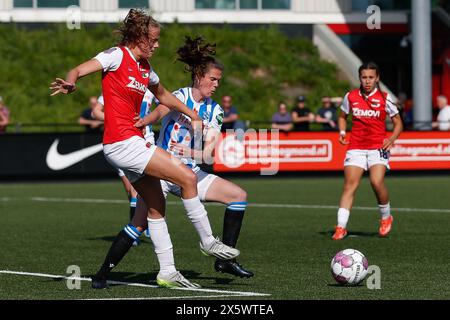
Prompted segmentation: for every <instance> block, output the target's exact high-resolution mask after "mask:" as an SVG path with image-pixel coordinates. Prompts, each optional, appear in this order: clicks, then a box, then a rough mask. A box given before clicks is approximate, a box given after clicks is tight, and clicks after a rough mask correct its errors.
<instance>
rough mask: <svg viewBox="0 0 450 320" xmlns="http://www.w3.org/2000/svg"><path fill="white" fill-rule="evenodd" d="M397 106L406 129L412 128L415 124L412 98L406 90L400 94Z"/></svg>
mask: <svg viewBox="0 0 450 320" xmlns="http://www.w3.org/2000/svg"><path fill="white" fill-rule="evenodd" d="M397 108H398V111H399V112H400V117H401V118H402V121H403V126H404V128H405V129H411V128H412V125H413V113H412V100H411V99H408V96H407V95H406V93H404V92H400V93H399V94H398V101H397Z"/></svg>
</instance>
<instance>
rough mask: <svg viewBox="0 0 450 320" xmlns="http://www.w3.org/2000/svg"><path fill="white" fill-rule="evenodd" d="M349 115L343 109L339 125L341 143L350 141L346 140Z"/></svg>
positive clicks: (344, 143)
mask: <svg viewBox="0 0 450 320" xmlns="http://www.w3.org/2000/svg"><path fill="white" fill-rule="evenodd" d="M347 117H348V115H347V114H346V113H345V112H343V111H341V112H340V113H339V117H338V127H339V143H340V144H343V145H346V144H348V143H349V142H348V141H347V140H346V138H345V137H346V135H347V134H346V131H345V130H346V129H347Z"/></svg>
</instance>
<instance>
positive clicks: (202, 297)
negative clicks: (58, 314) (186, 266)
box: [79, 294, 242, 301]
mask: <svg viewBox="0 0 450 320" xmlns="http://www.w3.org/2000/svg"><path fill="white" fill-rule="evenodd" d="M231 297H242V295H241V294H227V295H223V294H221V295H210V296H184V297H151V298H148V297H147V298H104V299H101V298H98V299H79V300H83V301H102V300H108V301H109V300H118V301H120V300H169V299H172V300H182V299H187V300H189V299H204V298H231Z"/></svg>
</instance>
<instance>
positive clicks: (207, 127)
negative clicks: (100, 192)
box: [136, 37, 253, 278]
mask: <svg viewBox="0 0 450 320" xmlns="http://www.w3.org/2000/svg"><path fill="white" fill-rule="evenodd" d="M177 53H178V60H179V61H182V62H184V63H185V64H186V65H187V68H186V69H187V70H188V71H190V72H191V74H192V83H193V84H192V87H185V88H181V89H179V90H177V91H175V92H174V95H175V96H176V97H177V98H178V99H179V100H180V101H182V102H183V103H184V104H186V106H188V107H189V108H191V109H192V110H194V111H195V112H196V113H197V114H198V115H199V117H200V119H202V121H203V125H204V130H203V139H204V141H205V142H204V146H203V148H202V149H198V148H195V142H194V140H193V136H194V135H193V128H192V125H191V120H190V118H189V117H187V116H185V115H183V114H181V113H180V112H177V111H173V110H170V109H169V108H167V107H166V106H164V105H158V107H157V108H156V109H155V110H154V111H153V112H152V114H151V115H150V116H147V117H145V118H144V119H143V120H140V121H139V122H138V123H137V124H136V126H138V127H140V126H144V125H147V124H148V123H155V122H156V121H158V120H160V119H162V129H161V131H160V135H159V138H158V141H157V145H158V147H160V148H163V149H164V150H166V151H167V152H169V153H171V154H172V155H174V156H176V157H178V158H180V159H181V161H182V162H183V163H184V164H186V165H187V166H188V167H190V168H191V169H192V170H193V171H194V172H195V173H196V175H197V181H198V183H197V189H198V194H199V198H200V200H201V201H209V202H220V203H223V204H225V205H226V206H227V207H226V209H225V216H224V224H223V237H222V241H223V243H224V244H226V245H228V246H231V247H233V248H234V247H236V244H237V240H238V238H239V234H240V230H241V226H242V221H243V218H244V213H245V210H246V207H247V193H246V192H245V191H244V190H243V189H242V188H240V187H239V186H237V185H236V184H234V183H232V182H231V181H228V180H225V179H223V178H220V177H218V176H216V175H214V174H208V173H206V172H204V171H202V170H201V169H200V168H199V167H198V165H197V161H196V159H198V160H200V161H204V160H207V158H208V157H213V154H214V149H215V145H216V142H217V140H218V138H219V136H220V129H221V126H222V120H223V110H222V108H221V107H220V106H219V104H217V103H216V102H215V101H214V100H212V99H211V96H212V95H213V94H214V92H215V91H216V89H217V88H218V87H219V83H220V80H221V78H222V72H223V66H222V65H221V64H220V63H219V62H217V60H216V59H215V58H214V57H213V55H214V54H215V45H211V44H205V43H204V40H203V39H202V38H196V39H191V38H189V37H186V41H185V45H184V46H183V47H181V48H180V49H178V51H177ZM209 159H212V158H209ZM161 186H162V190H163V193H164V196H165V197H167V194H168V193H172V194H174V195H176V196H178V197H181V192H180V191H181V190H180V187H179V186H177V185H175V184H173V183H171V182H168V181H164V180H161ZM145 212H146V208H145V204H144V203H143V201H138V208H137V213H136V215H137V216H142V217H145V216H146V213H145ZM191 221H195V218H194V219H192V217H191ZM214 267H215V269H216V271H218V272H225V273H229V274H232V275H235V276H238V277H245V278H249V277H252V276H253V273H252V272H251V271H249V270H246V269H245V268H244V267H243V266H242V265H240V264H239V263H238V262H237V261H236V259H231V260H222V259H219V258H217V259H216V261H215V265H214Z"/></svg>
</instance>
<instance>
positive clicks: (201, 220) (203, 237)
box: [181, 196, 214, 246]
mask: <svg viewBox="0 0 450 320" xmlns="http://www.w3.org/2000/svg"><path fill="white" fill-rule="evenodd" d="M181 200H183V205H184V208H185V209H186V212H187V216H188V218H189V219H190V220H191V222H192V224H193V225H194V228H195V230H197V233H198V235H199V236H200V241H201V243H202V245H203V246H207V245H209V244H211V242H213V241H214V237H213V235H212V230H211V225H210V223H209V219H208V213H207V212H206V210H205V207H204V206H203V204H202V203H201V202H200V199H199V198H198V196H197V197H195V198H192V199H181Z"/></svg>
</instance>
